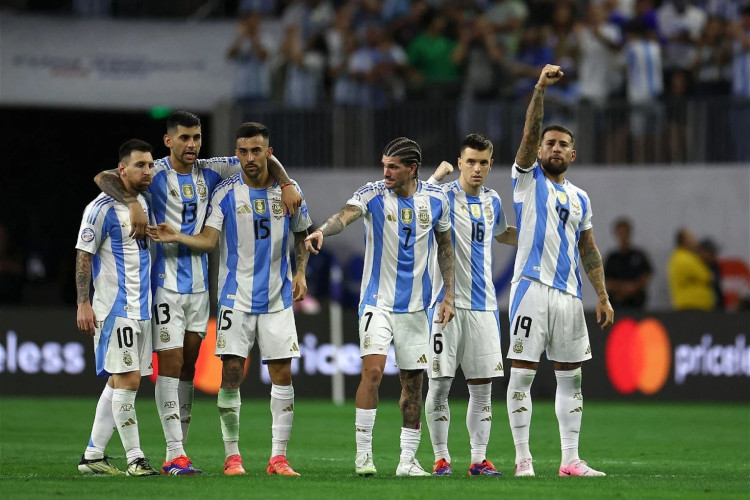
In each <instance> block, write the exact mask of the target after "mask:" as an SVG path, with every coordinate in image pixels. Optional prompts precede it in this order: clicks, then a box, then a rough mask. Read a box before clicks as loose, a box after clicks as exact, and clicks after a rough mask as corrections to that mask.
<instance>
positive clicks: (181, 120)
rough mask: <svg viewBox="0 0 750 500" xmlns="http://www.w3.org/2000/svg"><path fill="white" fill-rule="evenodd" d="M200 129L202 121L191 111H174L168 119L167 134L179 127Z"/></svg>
mask: <svg viewBox="0 0 750 500" xmlns="http://www.w3.org/2000/svg"><path fill="white" fill-rule="evenodd" d="M179 126H183V127H186V128H190V127H200V126H201V119H200V118H198V115H195V114H193V113H191V112H190V111H174V112H172V114H170V115H169V116H168V117H167V132H171V131H173V130H177V127H179Z"/></svg>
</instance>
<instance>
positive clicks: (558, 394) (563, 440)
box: [555, 367, 583, 467]
mask: <svg viewBox="0 0 750 500" xmlns="http://www.w3.org/2000/svg"><path fill="white" fill-rule="evenodd" d="M555 377H556V378H557V391H555V414H556V415H557V422H558V424H559V425H560V448H561V449H562V460H561V463H560V465H561V466H563V467H565V466H567V465H570V463H571V462H574V461H576V460H578V436H579V435H580V433H581V417H583V393H582V392H581V378H582V376H581V368H580V367H578V368H576V369H575V370H560V371H558V370H555Z"/></svg>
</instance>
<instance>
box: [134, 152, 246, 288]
mask: <svg viewBox="0 0 750 500" xmlns="http://www.w3.org/2000/svg"><path fill="white" fill-rule="evenodd" d="M239 171H240V163H239V160H238V159H237V158H236V157H222V158H211V159H208V160H196V161H195V164H194V165H193V169H192V170H191V171H190V173H189V174H181V173H179V172H177V171H176V170H175V169H174V168H173V167H172V163H171V162H170V161H169V157H168V156H167V157H166V158H161V159H159V160H156V162H154V176H153V181H152V182H151V186H150V187H149V189H148V193H149V194H150V195H151V206H152V208H153V218H154V222H155V223H156V224H159V223H161V222H167V223H169V224H170V225H171V226H173V227H175V228H179V231H180V232H181V233H185V234H198V233H200V232H201V229H203V223H204V221H205V220H206V212H207V211H208V204H209V202H210V199H211V193H212V192H213V190H214V188H215V187H216V186H217V185H218V184H219V183H220V182H221V181H222V179H225V178H227V177H229V176H230V175H232V174H234V173H237V172H239ZM152 273H153V275H152V281H153V284H154V286H161V287H163V288H166V289H167V290H172V291H174V292H178V293H197V292H203V291H206V290H208V257H207V255H206V254H205V253H201V252H196V251H194V250H191V249H189V248H188V247H186V246H183V245H180V244H179V243H157V244H156V255H155V257H154V266H153V271H152Z"/></svg>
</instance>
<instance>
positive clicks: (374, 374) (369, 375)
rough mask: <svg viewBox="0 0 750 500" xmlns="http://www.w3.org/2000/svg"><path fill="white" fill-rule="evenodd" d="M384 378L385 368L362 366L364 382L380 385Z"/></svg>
mask: <svg viewBox="0 0 750 500" xmlns="http://www.w3.org/2000/svg"><path fill="white" fill-rule="evenodd" d="M382 379H383V368H381V367H380V366H363V367H362V382H364V383H366V384H369V385H375V386H379V385H380V381H381V380H382Z"/></svg>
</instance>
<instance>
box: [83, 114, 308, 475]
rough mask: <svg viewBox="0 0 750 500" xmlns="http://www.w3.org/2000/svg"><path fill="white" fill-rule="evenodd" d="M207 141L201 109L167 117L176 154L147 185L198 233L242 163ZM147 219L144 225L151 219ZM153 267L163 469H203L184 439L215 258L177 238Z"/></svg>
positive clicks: (272, 164) (160, 204)
mask: <svg viewBox="0 0 750 500" xmlns="http://www.w3.org/2000/svg"><path fill="white" fill-rule="evenodd" d="M201 142H202V131H201V122H200V119H199V118H198V117H197V116H196V115H194V114H193V113H189V112H187V111H175V112H174V113H172V114H171V115H170V116H169V117H168V118H167V133H166V134H165V135H164V145H165V146H167V147H168V148H169V156H167V157H165V158H162V159H160V160H157V161H156V164H155V168H154V181H153V184H152V185H151V187H150V188H149V189H148V193H149V194H150V196H151V203H152V207H153V215H154V220H155V222H156V223H157V224H158V223H161V222H168V223H170V224H173V225H175V226H178V227H180V230H181V231H182V232H184V233H187V234H198V233H199V232H200V230H201V229H202V228H203V223H204V221H205V220H206V211H207V209H208V203H209V200H210V196H211V193H212V192H213V190H214V188H215V187H216V186H217V184H219V182H221V180H222V179H223V178H226V177H229V176H230V175H233V174H236V173H238V172H239V171H240V170H241V168H240V163H239V160H238V159H237V158H236V157H221V158H211V159H208V160H201V159H198V153H199V152H200V147H201ZM268 165H269V172H270V173H271V176H272V177H274V178H275V179H276V180H277V181H278V182H279V184H280V185H281V189H282V203H284V204H285V206H286V207H287V208H288V210H289V211H290V212H292V213H293V212H294V210H295V208H296V207H297V206H299V202H300V201H301V197H300V195H299V193H297V190H296V189H294V188H293V186H292V182H291V181H290V180H289V178H288V177H287V174H286V172H285V171H284V169H283V167H282V166H281V164H279V163H278V161H276V159H275V158H271V159H270V161H269V162H268ZM95 180H96V182H97V184H98V185H99V187H100V188H101V189H102V191H104V192H105V193H107V194H109V195H110V196H113V197H115V198H116V199H117V200H119V201H122V202H124V203H129V202H130V201H131V200H130V199H129V198H127V196H126V193H124V191H123V190H122V184H121V183H120V182H119V179H118V178H117V177H116V176H115V175H114V172H113V171H106V172H102V173H100V174H99V175H97V177H96V179H95ZM289 188H292V189H289ZM130 206H131V208H132V207H134V205H130ZM140 215H141V216H142V214H140ZM131 217H133V218H134V215H133V213H132V210H131ZM143 219H144V222H143V225H142V226H139V227H140V228H141V229H142V228H144V227H145V217H144V218H143ZM152 272H153V276H152V282H153V285H154V308H153V309H154V311H153V318H152V322H153V336H154V339H153V345H154V350H155V351H156V353H157V359H158V361H159V365H158V376H157V378H156V390H155V397H156V404H157V408H158V411H159V417H160V420H161V423H162V428H163V430H164V437H165V439H166V457H165V462H164V464H163V466H162V472H164V473H165V474H171V475H191V474H199V473H201V470H200V469H197V468H195V467H193V465H192V462H191V460H190V459H189V458H188V457H187V456H186V454H185V449H184V444H185V443H186V442H187V437H188V429H189V426H190V421H191V410H192V406H193V397H194V385H193V379H194V378H195V363H196V360H197V359H198V354H199V353H200V346H201V342H202V341H203V339H204V338H205V336H206V329H207V325H208V318H209V304H208V258H207V256H206V254H205V253H201V252H196V251H194V250H191V249H190V248H187V247H185V246H182V245H178V244H177V243H158V244H157V245H156V254H155V259H154V266H153V271H152Z"/></svg>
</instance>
